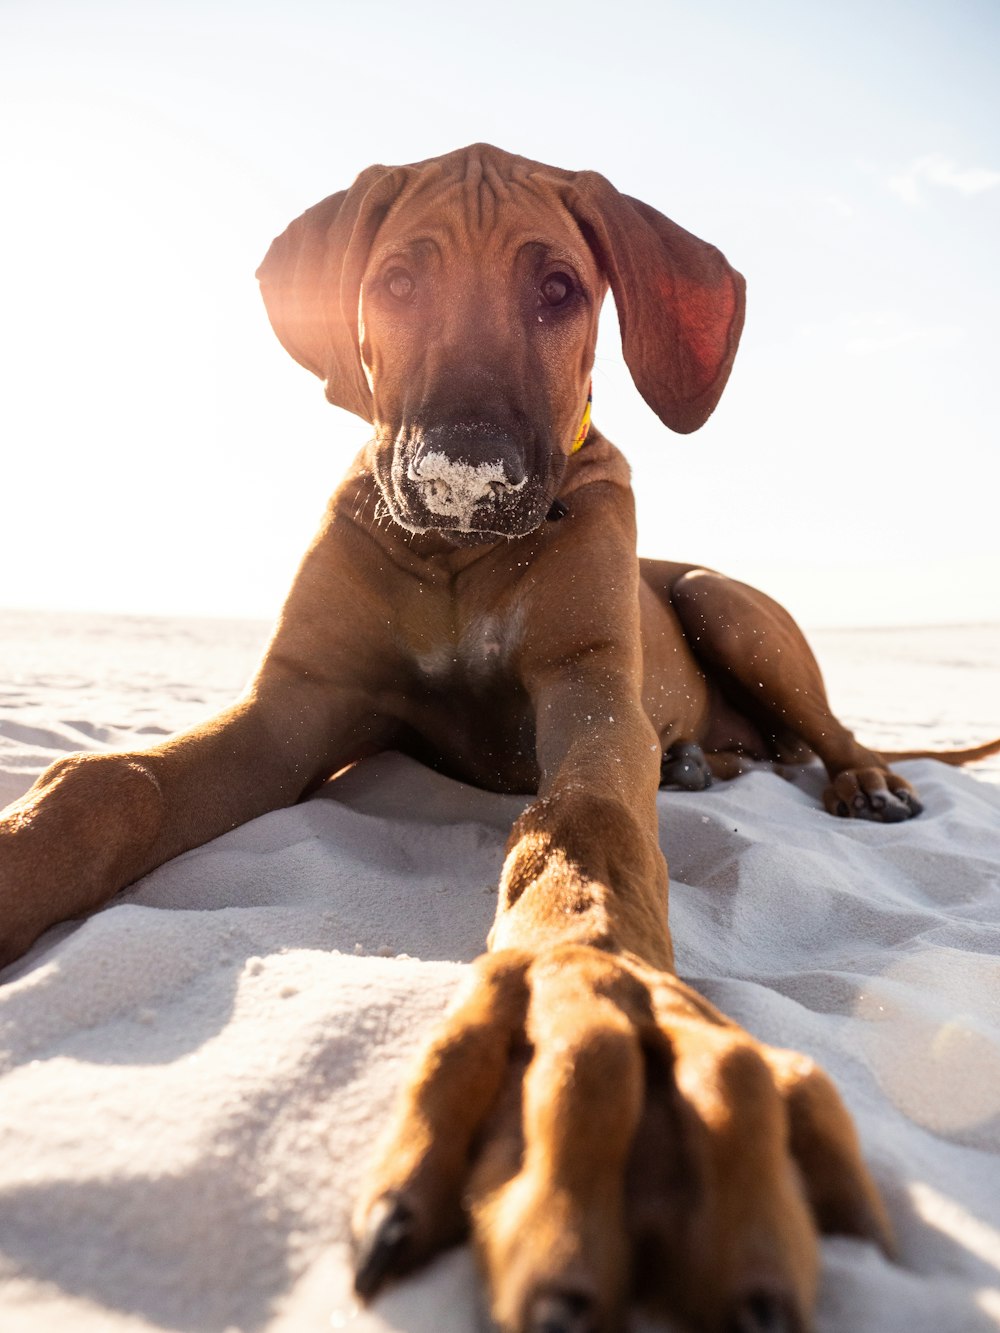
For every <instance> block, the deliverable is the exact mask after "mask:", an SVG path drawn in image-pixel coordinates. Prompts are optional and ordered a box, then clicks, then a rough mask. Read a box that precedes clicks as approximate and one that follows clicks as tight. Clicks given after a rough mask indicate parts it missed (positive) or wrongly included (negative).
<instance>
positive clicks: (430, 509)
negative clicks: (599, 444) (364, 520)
mask: <svg viewBox="0 0 1000 1333" xmlns="http://www.w3.org/2000/svg"><path fill="white" fill-rule="evenodd" d="M529 452H530V453H532V454H537V453H538V452H539V451H538V450H537V449H533V450H530V451H529V450H526V449H525V448H524V447H523V446H520V445H518V444H517V443H516V442H514V441H513V440H512V439H511V438H510V437H509V436H507V435H505V434H504V432H502V431H500V430H498V429H497V428H495V427H490V426H482V425H479V424H478V423H477V425H476V426H475V427H473V426H471V425H465V424H462V423H459V425H458V426H450V427H447V428H444V429H442V428H438V429H437V430H434V431H427V432H422V433H421V434H420V435H419V437H417V438H415V439H414V438H407V437H406V436H405V435H404V433H403V432H400V433H399V434H397V435H396V437H395V438H394V439H393V440H392V442H391V443H390V442H389V441H385V442H384V444H383V443H382V442H381V441H380V442H379V447H378V448H377V450H376V459H377V462H376V478H377V480H378V483H379V489H380V490H381V491H382V495H383V498H384V500H385V502H386V505H387V506H388V509H389V512H390V514H391V515H392V517H393V519H394V520H395V521H396V522H397V523H398V524H399V525H400V527H403V528H405V529H406V530H407V531H408V532H413V533H431V532H433V533H438V534H440V535H441V536H444V537H446V538H448V539H449V540H452V541H454V542H456V543H457V544H459V545H465V546H467V545H478V544H481V543H486V542H493V541H497V540H500V539H504V538H506V539H508V540H509V539H511V538H514V537H522V536H525V535H526V534H527V533H529V532H533V531H534V530H535V528H537V527H539V525H540V524H541V523H542V522H544V520H545V516H546V514H547V512H548V510H549V506H550V504H551V496H550V495H549V489H550V488H549V486H548V484H547V482H548V478H545V479H541V478H539V477H538V475H537V472H536V471H535V469H534V468H531V469H530V470H529V466H528V464H529V462H530V461H533V460H529V459H528V458H526V457H525V455H526V454H527V453H529Z"/></svg>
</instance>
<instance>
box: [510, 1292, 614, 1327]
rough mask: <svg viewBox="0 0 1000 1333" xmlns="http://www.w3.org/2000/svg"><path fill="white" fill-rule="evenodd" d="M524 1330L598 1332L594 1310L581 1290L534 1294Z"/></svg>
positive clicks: (591, 1301) (589, 1299) (592, 1303)
mask: <svg viewBox="0 0 1000 1333" xmlns="http://www.w3.org/2000/svg"><path fill="white" fill-rule="evenodd" d="M524 1330H525V1333H598V1318H597V1311H596V1309H595V1308H594V1302H593V1300H592V1299H591V1297H589V1296H584V1295H583V1294H582V1293H580V1292H567V1291H552V1292H546V1293H545V1294H543V1295H541V1296H536V1297H535V1299H534V1300H533V1301H532V1303H531V1305H530V1307H529V1309H528V1313H527V1317H526V1318H525V1321H524Z"/></svg>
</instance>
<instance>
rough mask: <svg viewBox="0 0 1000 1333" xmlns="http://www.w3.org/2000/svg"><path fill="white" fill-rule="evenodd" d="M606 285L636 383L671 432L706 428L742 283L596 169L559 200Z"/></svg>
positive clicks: (729, 353) (723, 374) (726, 363)
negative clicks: (611, 297) (606, 280)
mask: <svg viewBox="0 0 1000 1333" xmlns="http://www.w3.org/2000/svg"><path fill="white" fill-rule="evenodd" d="M565 198H566V204H567V207H568V208H569V211H570V212H571V213H572V214H573V216H574V218H575V219H576V221H577V223H578V225H579V226H580V228H581V230H582V231H583V234H584V236H585V237H586V239H587V241H588V243H589V244H590V246H591V248H592V249H593V250H594V252H595V255H596V257H597V260H598V262H599V263H600V265H601V266H602V268H603V269H604V271H605V273H606V274H607V276H608V279H609V281H610V283H611V291H612V293H613V295H614V298H615V305H616V306H617V307H618V320H619V323H620V325H621V335H622V352H623V353H624V356H625V361H626V363H627V365H628V368H629V370H630V371H631V372H632V379H633V380H634V381H635V386H636V388H637V389H638V390H639V392H640V393H641V394H642V396H643V398H645V400H646V402H647V403H648V404H649V405H650V407H651V408H652V409H653V411H654V412H655V413H656V415H657V416H658V417H659V418H660V420H661V421H662V422H664V424H665V425H667V426H669V427H670V429H671V430H675V431H680V432H681V433H682V434H687V433H688V432H689V431H692V430H697V429H698V427H699V426H703V425H704V424H705V422H706V421H707V420H708V418H709V416H710V415H711V413H712V410H713V408H714V407H715V405H716V403H717V402H718V401H719V398H720V397H721V395H722V390H723V389H724V388H725V387H726V381H727V380H728V378H729V372H730V370H731V369H732V365H733V358H734V357H735V355H736V347H737V344H738V343H739V340H740V333H741V331H742V329H743V312H744V304H745V293H746V284H745V283H744V281H743V278H742V276H741V275H740V274H739V273H737V272H736V270H735V269H733V268H730V266H729V264H728V263H727V262H726V259H725V257H724V256H723V255H722V254H721V253H720V252H719V251H718V250H716V248H715V247H714V246H713V245H708V244H707V243H706V242H705V241H700V240H699V239H698V238H697V236H692V235H691V233H690V232H687V231H684V229H683V228H682V227H678V226H677V224H676V223H674V222H671V221H670V219H669V218H665V217H663V215H662V214H661V213H657V211H656V209H655V208H650V207H649V205H648V204H644V203H642V202H641V200H639V199H632V198H631V197H630V196H629V195H627V194H619V192H618V191H617V190H616V189H615V188H614V186H613V185H612V184H611V183H610V182H609V181H607V180H605V179H604V177H603V176H599V175H598V174H597V173H596V172H593V171H585V172H580V173H578V174H577V175H575V176H574V177H573V178H572V181H571V184H570V188H569V192H568V194H567V195H566V196H565Z"/></svg>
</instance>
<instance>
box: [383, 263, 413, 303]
mask: <svg viewBox="0 0 1000 1333" xmlns="http://www.w3.org/2000/svg"><path fill="white" fill-rule="evenodd" d="M385 289H386V291H387V292H388V293H389V295H390V296H391V297H392V299H393V300H394V301H399V302H400V304H402V305H405V304H406V302H407V301H412V300H413V293H414V292H415V291H416V290H417V284H416V283H415V282H414V281H413V278H412V277H411V276H410V274H409V273H407V271H406V269H405V268H393V269H390V270H389V272H388V273H387V274H386V275H385Z"/></svg>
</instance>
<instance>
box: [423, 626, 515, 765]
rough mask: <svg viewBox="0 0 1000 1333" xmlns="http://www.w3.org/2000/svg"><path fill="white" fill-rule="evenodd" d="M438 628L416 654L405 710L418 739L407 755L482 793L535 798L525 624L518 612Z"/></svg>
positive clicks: (425, 636) (424, 639) (424, 637)
mask: <svg viewBox="0 0 1000 1333" xmlns="http://www.w3.org/2000/svg"><path fill="white" fill-rule="evenodd" d="M426 628H427V629H428V631H429V628H430V627H426ZM436 628H437V632H436V633H434V634H431V633H430V632H427V633H425V634H424V636H422V638H421V639H420V640H419V641H418V642H417V643H415V644H414V645H413V648H412V652H411V657H410V661H411V672H412V674H411V678H410V684H409V687H408V689H407V690H406V694H405V698H404V699H403V700H402V701H401V706H400V708H399V712H400V714H401V715H402V717H403V720H404V721H405V722H406V723H407V724H408V726H409V728H410V729H411V730H412V732H413V733H414V740H413V744H412V746H408V747H407V748H411V749H412V750H413V752H414V753H415V754H417V756H418V757H419V758H421V759H422V760H424V761H425V762H427V763H430V764H432V765H433V766H434V767H435V768H439V769H441V770H442V771H445V772H448V773H450V774H452V775H453V776H455V777H460V778H462V779H464V780H466V781H471V782H474V783H476V784H477V785H479V786H483V787H490V788H494V789H496V790H501V791H511V790H513V791H525V790H530V788H531V786H532V784H533V783H534V782H536V781H537V768H536V760H535V731H534V719H533V714H532V710H531V706H530V701H529V699H528V696H527V693H526V691H525V689H524V687H523V685H522V684H521V682H520V679H519V676H518V671H517V659H518V653H519V649H520V646H521V642H522V636H523V632H524V630H523V618H522V616H521V615H520V614H519V613H518V611H517V610H516V607H511V608H509V609H505V610H502V611H492V612H485V613H481V614H476V615H472V616H469V617H468V618H465V619H463V618H460V617H456V618H454V619H451V620H450V622H449V621H446V620H442V619H439V620H438V622H437V627H436Z"/></svg>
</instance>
